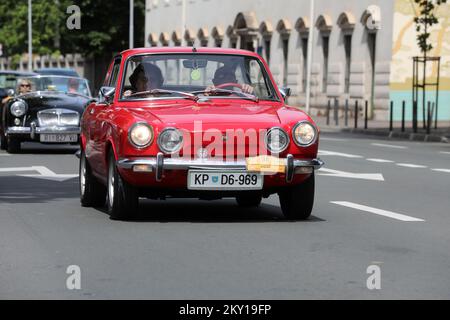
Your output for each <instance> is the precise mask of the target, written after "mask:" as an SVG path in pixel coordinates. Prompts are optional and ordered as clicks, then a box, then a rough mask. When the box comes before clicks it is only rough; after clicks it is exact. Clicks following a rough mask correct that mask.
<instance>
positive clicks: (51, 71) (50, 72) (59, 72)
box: [34, 68, 79, 77]
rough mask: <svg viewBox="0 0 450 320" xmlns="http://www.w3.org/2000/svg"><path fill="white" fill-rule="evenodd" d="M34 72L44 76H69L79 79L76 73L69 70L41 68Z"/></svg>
mask: <svg viewBox="0 0 450 320" xmlns="http://www.w3.org/2000/svg"><path fill="white" fill-rule="evenodd" d="M34 72H36V73H39V74H45V75H56V76H58V75H70V76H76V77H79V74H78V72H76V71H75V70H74V69H70V68H41V69H37V70H34Z"/></svg>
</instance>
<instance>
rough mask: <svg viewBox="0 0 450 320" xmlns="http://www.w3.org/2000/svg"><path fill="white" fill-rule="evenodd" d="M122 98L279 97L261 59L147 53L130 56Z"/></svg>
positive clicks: (270, 98) (221, 55) (262, 98)
mask: <svg viewBox="0 0 450 320" xmlns="http://www.w3.org/2000/svg"><path fill="white" fill-rule="evenodd" d="M125 68H126V69H125V73H124V79H123V84H122V90H121V99H124V100H136V99H139V100H141V99H161V98H162V99H166V98H190V97H189V96H188V95H186V94H189V95H191V96H192V95H194V96H197V97H200V96H208V97H209V98H212V99H214V98H219V97H220V98H224V97H226V98H230V99H250V100H255V101H257V100H278V97H277V95H276V94H275V90H274V87H273V85H272V83H271V81H270V78H269V76H268V74H267V72H266V70H265V68H264V65H263V64H262V63H261V61H259V60H258V59H256V58H254V57H250V56H241V55H229V54H199V53H195V54H148V55H136V56H132V57H131V58H129V59H128V61H127V63H126V66H125Z"/></svg>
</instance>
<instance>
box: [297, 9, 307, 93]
mask: <svg viewBox="0 0 450 320" xmlns="http://www.w3.org/2000/svg"><path fill="white" fill-rule="evenodd" d="M310 27H311V23H310V21H309V19H308V18H307V17H300V18H298V20H297V22H296V23H295V30H297V32H298V33H299V35H300V41H301V45H302V61H303V65H302V91H303V92H306V81H307V72H308V39H309V28H310Z"/></svg>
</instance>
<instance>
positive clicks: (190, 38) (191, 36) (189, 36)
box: [184, 29, 195, 47]
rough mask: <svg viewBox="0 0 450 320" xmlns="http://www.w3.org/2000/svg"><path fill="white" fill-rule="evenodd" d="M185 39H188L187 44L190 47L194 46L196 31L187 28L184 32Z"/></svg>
mask: <svg viewBox="0 0 450 320" xmlns="http://www.w3.org/2000/svg"><path fill="white" fill-rule="evenodd" d="M184 41H186V45H187V46H188V47H193V46H194V42H195V39H194V32H193V31H192V30H191V29H186V31H185V32H184Z"/></svg>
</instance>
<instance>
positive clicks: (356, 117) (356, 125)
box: [355, 100, 358, 129]
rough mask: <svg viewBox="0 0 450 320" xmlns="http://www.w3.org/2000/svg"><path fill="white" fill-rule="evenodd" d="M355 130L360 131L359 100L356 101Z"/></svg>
mask: <svg viewBox="0 0 450 320" xmlns="http://www.w3.org/2000/svg"><path fill="white" fill-rule="evenodd" d="M355 129H358V100H356V101H355Z"/></svg>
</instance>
